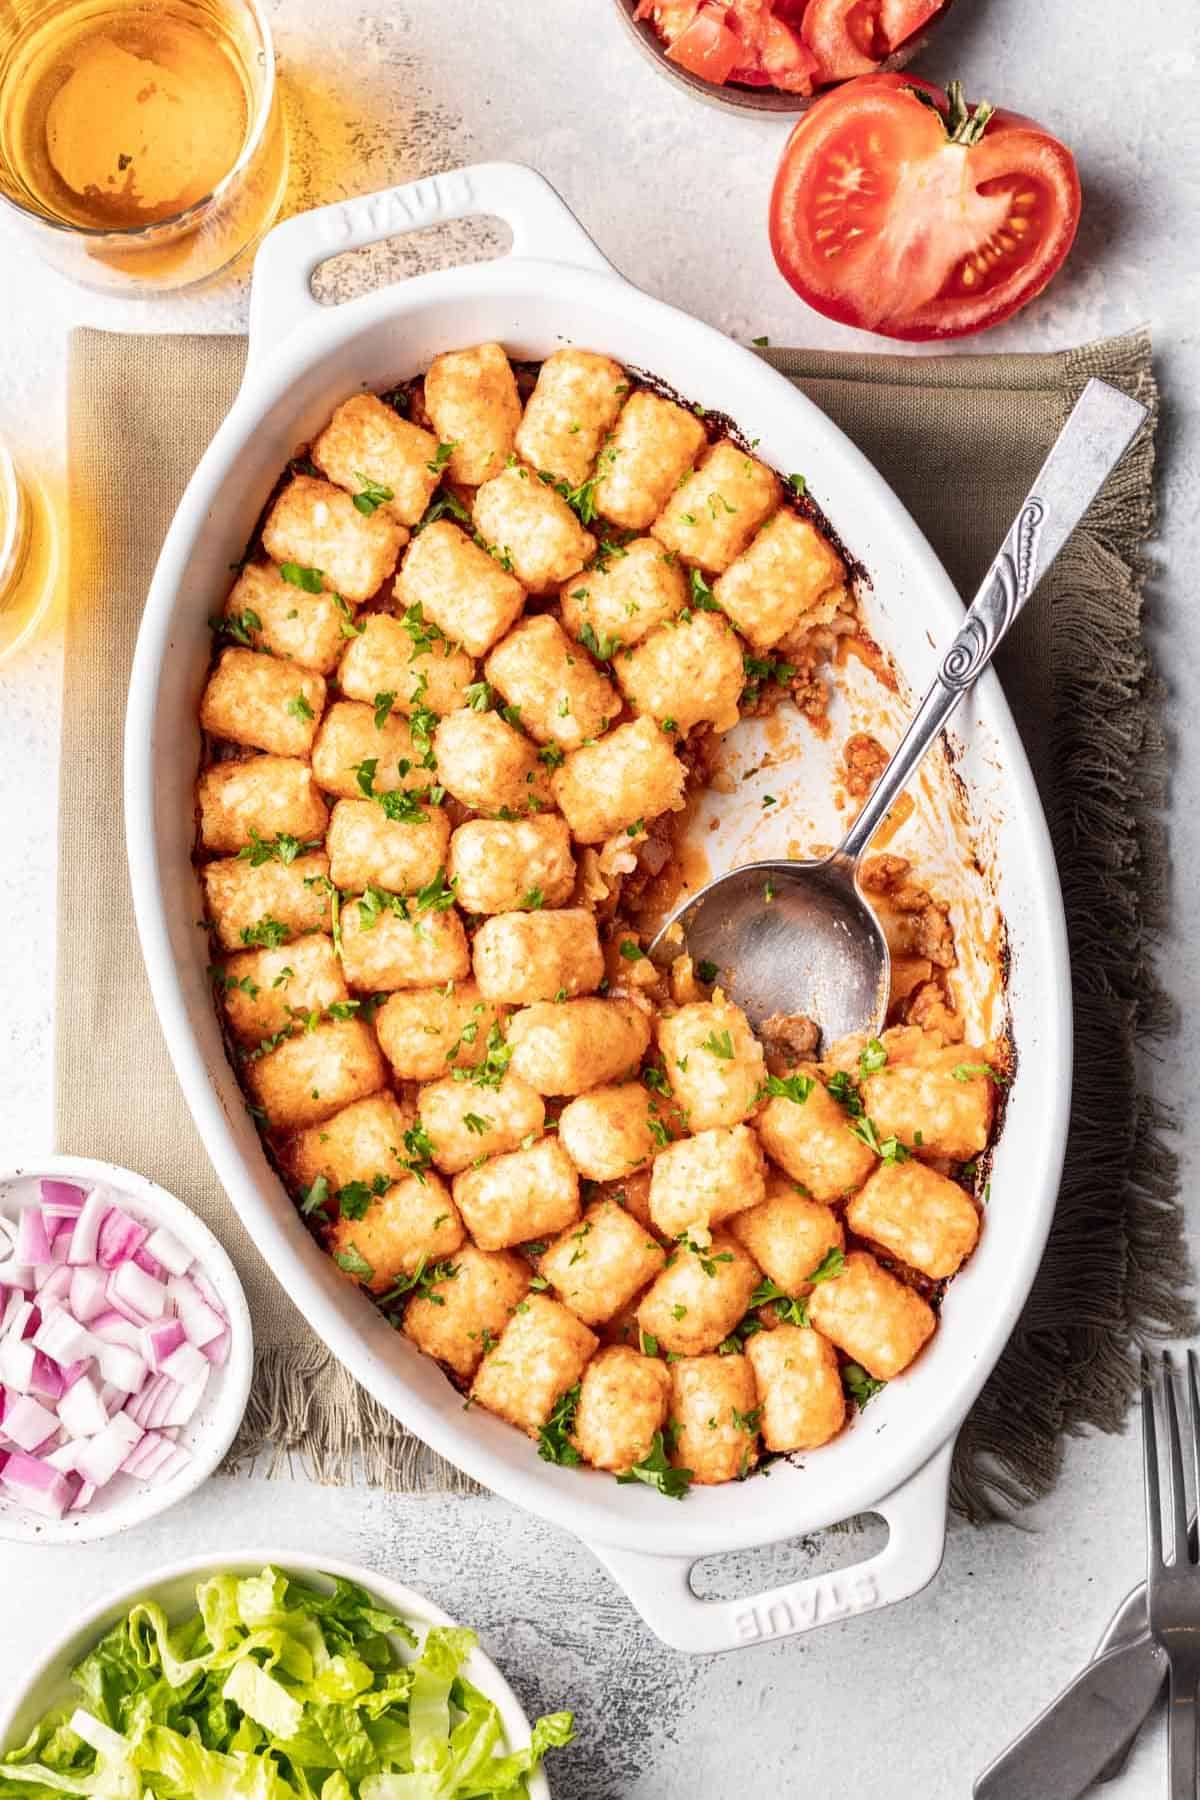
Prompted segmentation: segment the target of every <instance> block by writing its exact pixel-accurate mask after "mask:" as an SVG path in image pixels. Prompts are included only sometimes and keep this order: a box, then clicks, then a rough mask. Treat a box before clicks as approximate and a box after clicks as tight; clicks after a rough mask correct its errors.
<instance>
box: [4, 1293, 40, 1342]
mask: <svg viewBox="0 0 1200 1800" xmlns="http://www.w3.org/2000/svg"><path fill="white" fill-rule="evenodd" d="M41 1322H42V1315H41V1313H40V1312H39V1311H38V1309H37V1307H36V1306H35V1305H34V1304H33V1301H32V1300H27V1299H26V1298H25V1296H24V1294H23V1293H21V1292H20V1291H19V1290H14V1292H13V1293H12V1295H11V1296H10V1298H9V1302H8V1305H7V1306H6V1307H5V1309H4V1317H3V1319H0V1338H6V1337H14V1338H27V1337H32V1336H33V1334H34V1332H35V1331H36V1330H37V1328H38V1326H39V1325H40V1324H41Z"/></svg>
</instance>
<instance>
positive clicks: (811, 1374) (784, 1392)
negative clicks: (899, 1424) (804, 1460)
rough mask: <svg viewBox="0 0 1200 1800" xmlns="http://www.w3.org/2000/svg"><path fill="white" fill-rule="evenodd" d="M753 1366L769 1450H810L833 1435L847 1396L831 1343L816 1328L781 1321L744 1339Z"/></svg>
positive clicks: (840, 1423)
mask: <svg viewBox="0 0 1200 1800" xmlns="http://www.w3.org/2000/svg"><path fill="white" fill-rule="evenodd" d="M746 1360H747V1362H748V1363H749V1364H750V1366H751V1368H752V1369H753V1370H754V1380H755V1384H756V1387H757V1390H758V1400H759V1408H760V1430H761V1432H762V1440H763V1443H764V1445H765V1446H766V1448H767V1449H768V1450H780V1451H788V1450H815V1449H817V1447H818V1446H819V1445H820V1444H827V1443H828V1442H829V1440H830V1438H832V1437H836V1436H837V1434H838V1432H839V1431H840V1430H841V1429H842V1426H843V1424H844V1423H845V1419H846V1396H845V1394H844V1392H843V1391H842V1377H841V1372H840V1370H839V1369H838V1359H837V1355H836V1353H835V1351H834V1348H833V1345H832V1344H831V1343H829V1341H828V1340H827V1339H826V1338H823V1337H822V1336H821V1334H820V1332H819V1331H812V1330H810V1329H809V1328H808V1327H807V1326H803V1325H780V1326H778V1327H777V1329H776V1330H774V1331H759V1332H756V1333H755V1334H754V1336H753V1337H749V1338H747V1339H746Z"/></svg>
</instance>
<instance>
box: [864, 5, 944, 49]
mask: <svg viewBox="0 0 1200 1800" xmlns="http://www.w3.org/2000/svg"><path fill="white" fill-rule="evenodd" d="M944 4H945V0H880V3H879V29H880V31H881V32H882V34H883V40H884V43H885V44H886V45H887V48H888V54H889V56H890V55H891V53H892V51H893V50H898V49H899V48H900V46H901V44H904V43H907V42H908V40H909V38H910V37H914V36H915V35H916V33H917V32H918V31H920V29H921V27H922V25H928V23H929V21H930V19H932V18H933V17H935V15H936V14H937V13H940V12H941V10H942V7H943V6H944Z"/></svg>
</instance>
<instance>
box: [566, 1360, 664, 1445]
mask: <svg viewBox="0 0 1200 1800" xmlns="http://www.w3.org/2000/svg"><path fill="white" fill-rule="evenodd" d="M670 1401H671V1371H670V1369H669V1368H668V1367H667V1365H666V1363H665V1362H662V1361H660V1359H659V1358H658V1357H655V1356H642V1355H640V1354H639V1352H638V1351H636V1350H634V1349H633V1348H631V1347H627V1346H626V1345H623V1344H611V1345H609V1347H608V1348H607V1349H605V1350H600V1351H598V1352H597V1354H596V1355H595V1356H594V1357H593V1358H592V1360H591V1362H590V1363H589V1364H588V1366H587V1368H586V1369H585V1370H584V1371H583V1380H582V1382H581V1385H580V1390H579V1404H578V1406H577V1407H576V1409H575V1427H574V1431H573V1434H572V1435H573V1438H574V1442H575V1447H576V1449H577V1450H578V1451H579V1454H580V1455H581V1456H582V1458H583V1460H584V1462H586V1463H590V1464H591V1466H592V1468H593V1469H609V1470H611V1471H612V1473H613V1474H615V1475H623V1474H624V1473H625V1471H626V1470H627V1469H630V1468H632V1467H633V1465H634V1463H635V1462H641V1461H642V1458H643V1457H645V1456H647V1455H648V1454H649V1452H650V1450H651V1448H652V1446H653V1443H654V1434H655V1432H656V1431H661V1430H662V1428H663V1426H664V1425H665V1424H666V1422H667V1408H668V1406H669V1405H670Z"/></svg>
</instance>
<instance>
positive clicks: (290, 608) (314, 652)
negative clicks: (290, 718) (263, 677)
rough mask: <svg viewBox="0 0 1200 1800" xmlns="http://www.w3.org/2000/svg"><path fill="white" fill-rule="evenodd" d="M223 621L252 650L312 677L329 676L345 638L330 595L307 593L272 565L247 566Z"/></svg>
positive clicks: (340, 620)
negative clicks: (308, 672)
mask: <svg viewBox="0 0 1200 1800" xmlns="http://www.w3.org/2000/svg"><path fill="white" fill-rule="evenodd" d="M223 611H224V616H225V618H226V619H228V620H230V621H231V622H233V623H235V624H236V628H237V630H238V631H239V632H242V633H245V635H246V636H247V637H249V639H250V642H251V643H252V644H253V645H254V647H255V649H256V650H269V651H270V652H271V654H272V655H273V656H283V657H286V658H287V660H288V661H289V662H295V663H300V664H301V665H302V666H303V667H304V668H306V669H315V670H316V671H317V673H318V675H332V673H333V671H334V669H335V668H336V667H337V662H338V658H339V656H340V655H341V654H342V646H343V645H344V643H345V639H344V638H343V636H342V625H343V623H344V622H345V615H344V614H343V613H341V612H339V611H338V606H337V602H336V601H335V600H334V597H333V595H332V594H328V593H324V592H323V593H320V594H308V593H305V591H304V589H303V588H298V587H296V586H295V584H294V583H293V582H290V581H285V580H284V579H283V576H282V575H281V574H280V573H279V570H278V569H277V568H276V567H275V564H274V563H247V564H246V566H245V568H244V569H243V570H242V572H241V574H240V575H239V576H238V578H237V580H236V581H235V582H234V584H233V589H232V591H231V593H230V595H229V598H228V600H226V602H225V606H224V609H223Z"/></svg>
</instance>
